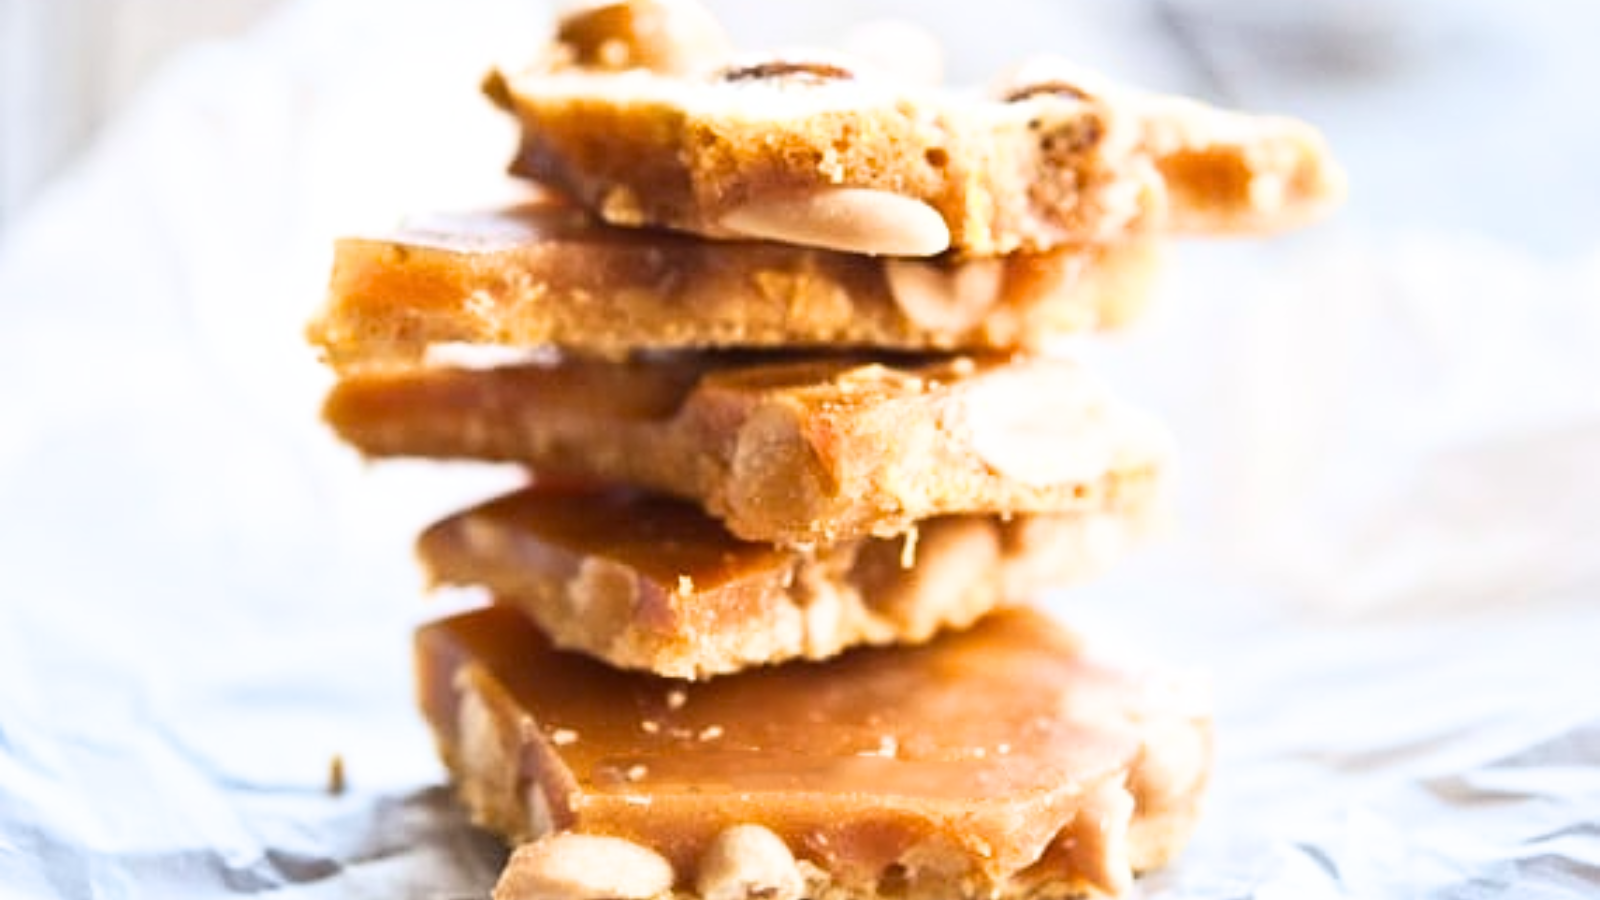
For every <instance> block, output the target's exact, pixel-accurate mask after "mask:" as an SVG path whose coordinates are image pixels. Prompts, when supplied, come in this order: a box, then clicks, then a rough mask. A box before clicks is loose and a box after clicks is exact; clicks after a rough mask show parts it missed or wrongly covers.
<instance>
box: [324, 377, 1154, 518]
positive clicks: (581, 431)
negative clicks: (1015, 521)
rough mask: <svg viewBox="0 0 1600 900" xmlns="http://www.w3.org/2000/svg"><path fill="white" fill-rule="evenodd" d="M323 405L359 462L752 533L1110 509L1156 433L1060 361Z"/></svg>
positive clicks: (485, 386) (1132, 495)
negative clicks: (557, 485)
mask: <svg viewBox="0 0 1600 900" xmlns="http://www.w3.org/2000/svg"><path fill="white" fill-rule="evenodd" d="M324 415H325V417H326V418H327V420H328V421H329V422H330V423H331V424H332V425H333V427H334V429H335V430H336V431H338V432H339V434H340V435H341V436H342V437H343V438H344V439H345V440H347V441H349V442H350V443H351V444H353V445H355V447H357V448H358V449H359V450H361V451H362V452H364V453H367V454H369V455H372V456H420V457H435V458H459V459H482V460H497V461H512V462H522V463H526V464H527V465H529V466H530V467H531V468H532V469H533V470H534V472H535V473H536V474H537V475H539V476H541V477H545V478H547V479H556V480H573V479H577V480H590V481H600V482H606V483H612V484H624V485H635V486H640V487H645V488H649V489H653V490H656V491H659V492H662V493H666V494H671V495H674V496H677V497H682V498H685V499H689V500H692V501H695V502H697V503H698V504H700V505H701V506H702V507H703V508H704V509H706V510H707V512H709V513H710V514H711V515H712V516H714V517H716V518H718V519H720V520H722V521H723V522H724V523H725V524H726V526H727V528H728V530H729V531H731V532H733V534H735V535H737V536H738V537H741V538H744V539H746V540H752V541H765V542H769V543H779V544H783V545H786V546H796V545H813V544H826V543H831V542H833V541H839V540H846V539H849V538H854V537H860V536H864V535H876V536H879V537H893V536H896V535H899V534H902V533H904V532H905V531H906V530H907V529H909V528H911V527H912V526H913V525H915V523H917V522H919V521H921V520H924V519H928V518H932V517H934V516H941V515H1012V514H1024V513H1060V512H1075V511H1099V510H1106V509H1114V508H1116V507H1117V506H1118V504H1120V503H1123V502H1138V501H1139V500H1140V499H1141V498H1144V497H1147V496H1149V495H1150V493H1151V492H1153V491H1155V490H1156V489H1157V488H1158V482H1159V477H1160V474H1161V471H1162V469H1163V466H1164V463H1165V458H1166V450H1167V441H1166V435H1165V432H1164V431H1163V430H1162V429H1161V427H1160V426H1159V425H1158V424H1157V423H1156V422H1154V421H1153V420H1152V419H1150V418H1148V417H1146V416H1144V415H1142V414H1140V413H1139V412H1137V411H1136V410H1132V409H1129V408H1127V407H1126V406H1123V405H1122V404H1120V403H1118V402H1116V401H1115V400H1114V399H1113V398H1112V397H1111V396H1110V395H1109V394H1108V393H1107V392H1106V391H1105V390H1104V389H1103V388H1102V387H1101V386H1100V385H1099V383H1098V382H1097V381H1096V380H1094V379H1093V378H1092V377H1090V376H1089V375H1088V373H1086V372H1085V371H1084V370H1083V369H1082V368H1081V367H1079V366H1077V365H1075V364H1073V363H1071V362H1068V361H1066V360H1062V359H1051V358H1043V357H1032V358H1029V357H1017V358H1010V359H1006V358H994V357H985V358H969V357H953V358H935V359H932V360H926V359H896V358H892V357H881V358H878V359H863V358H861V357H839V356H835V357H806V358H800V359H786V358H778V359H772V358H765V359H758V360H752V359H751V358H749V357H739V356H733V355H728V354H689V355H676V356H670V357H665V358H656V359H650V360H635V361H627V362H619V363H608V362H599V361H593V360H565V361H557V362H554V363H551V364H549V365H537V364H530V365H524V366H517V367H505V366H502V367H497V368H492V369H481V370H466V369H459V370H443V369H441V370H431V371H429V370H424V371H402V372H397V373H384V374H373V375H362V376H356V377H351V378H346V379H344V380H343V381H341V382H339V383H338V384H337V385H336V386H335V388H334V390H333V392H332V393H331V394H330V396H329V398H328V402H327V404H326V405H325V407H324Z"/></svg>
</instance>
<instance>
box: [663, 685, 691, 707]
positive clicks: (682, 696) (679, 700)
mask: <svg viewBox="0 0 1600 900" xmlns="http://www.w3.org/2000/svg"><path fill="white" fill-rule="evenodd" d="M688 702H689V694H688V692H687V691H685V690H684V689H683V688H673V689H672V690H670V691H667V709H683V705H684V704H685V703H688Z"/></svg>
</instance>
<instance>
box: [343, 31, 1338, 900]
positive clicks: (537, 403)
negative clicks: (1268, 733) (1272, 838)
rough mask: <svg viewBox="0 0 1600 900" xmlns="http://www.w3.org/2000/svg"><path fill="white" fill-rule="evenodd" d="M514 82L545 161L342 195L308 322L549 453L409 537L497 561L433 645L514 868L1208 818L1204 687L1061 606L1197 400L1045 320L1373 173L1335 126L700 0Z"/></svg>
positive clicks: (573, 881) (1061, 848)
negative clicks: (822, 49) (977, 65)
mask: <svg viewBox="0 0 1600 900" xmlns="http://www.w3.org/2000/svg"><path fill="white" fill-rule="evenodd" d="M876 56H890V57H892V54H876ZM486 88H487V91H488V93H489V95H490V97H491V98H492V99H493V100H494V102H495V103H497V104H499V105H500V106H502V107H503V108H504V109H505V110H506V111H507V112H508V113H510V114H512V115H514V116H515V117H516V119H517V121H518V122H519V123H520V127H521V135H522V141H521V147H520V149H519V151H518V152H517V155H516V157H515V161H514V163H513V171H514V172H516V173H518V174H520V175H523V176H526V177H527V178H529V179H531V180H533V181H535V182H537V183H538V184H539V185H540V186H541V193H539V194H538V195H536V196H535V199H532V200H530V201H529V202H527V203H526V204H525V205H522V206H518V207H515V208H509V209H504V210H500V211H495V212H490V213H486V214H477V215H461V216H453V217H435V218H432V219H429V220H426V221H418V222H415V223H413V224H411V225H409V226H407V227H406V228H405V229H404V230H402V231H400V232H399V233H397V234H394V235H391V236H388V237H385V238H381V239H348V240H344V241H342V242H340V244H339V247H338V253H337V262H336V266H335V271H334V275H333V284H332V289H331V291H330V296H329V299H328V302H327V304H326V306H325V308H324V309H323V311H322V312H321V314H320V315H319V317H318V319H317V320H316V321H315V322H314V323H313V324H312V326H311V337H312V339H313V341H314V342H315V343H316V344H317V345H318V346H319V347H320V348H321V350H322V351H323V353H324V355H325V358H326V359H327V361H328V362H329V364H330V365H332V366H333V367H334V368H335V370H336V371H337V373H338V375H339V381H338V382H337V384H336V386H335V387H334V389H333V391H332V393H331V395H330V396H329V398H328V400H327V404H326V407H325V410H324V413H325V416H326V418H327V420H328V421H329V422H330V423H331V424H332V426H333V427H334V429H335V430H336V431H337V432H338V433H339V435H340V436H341V437H342V438H344V439H345V440H346V441H348V442H349V443H351V444H352V445H354V446H355V447H356V448H358V449H359V450H360V451H361V452H362V453H364V454H367V455H369V456H373V457H396V456H415V457H429V458H436V459H460V460H494V461H510V462H516V463H520V464H523V465H524V466H526V468H527V470H528V471H529V472H530V479H529V483H528V486H526V487H524V488H522V489H521V490H518V491H516V492H514V493H512V494H509V495H507V496H503V497H500V498H497V499H494V500H491V501H489V502H486V503H484V504H482V505H480V506H477V507H474V508H471V509H467V510H465V511H462V512H459V513H457V514H455V515H453V516H451V517H449V518H447V519H445V520H444V521H441V522H438V523H437V524H435V525H433V526H432V527H430V528H428V529H427V530H426V532H425V533H424V534H423V535H422V537H421V539H420V542H419V553H420V557H421V560H422V563H423V565H424V566H425V568H426V570H427V572H428V574H429V577H430V578H431V579H432V580H433V581H434V582H435V583H439V584H451V585H463V586H475V587H479V588H482V589H483V591H484V593H485V595H486V596H489V597H492V598H493V602H492V603H490V604H486V605H485V607H484V608H481V609H478V610H474V611H471V612H468V613H465V614H461V615H457V616H454V617H451V618H447V619H444V620H442V621H438V622H434V623H432V624H429V625H426V626H424V627H423V628H422V629H421V630H420V631H419V633H418V635H417V643H416V653H417V666H418V687H419V698H420V701H421V704H422V707H423V711H424V713H425V715H426V716H427V719H428V721H429V723H430V724H431V725H432V727H433V729H434V732H435V734H436V736H437V739H438V745H439V748H440V751H441V754H442V756H443V758H444V761H445V763H446V765H447V766H448V768H449V770H450V773H451V775H452V776H453V778H454V781H455V783H456V786H457V789H458V792H459V795H460V798H461V800H462V802H463V803H464V804H465V805H466V806H467V808H468V809H469V810H470V812H471V814H472V816H473V818H474V820H475V821H477V822H479V823H480V824H482V825H483V826H485V827H487V828H489V829H492V830H493V831H495V832H497V833H498V834H500V835H502V836H503V837H505V838H506V839H507V840H508V841H509V842H511V843H513V844H515V845H516V846H517V849H516V851H515V852H514V853H513V854H512V856H511V859H510V862H509V863H508V865H507V868H506V871H505V873H504V874H503V876H502V878H501V881H500V885H499V886H498V888H497V889H496V897H497V898H501V900H511V898H569V900H606V898H612V900H647V898H657V897H661V898H665V897H669V896H671V897H678V898H691V897H696V898H704V900H733V898H758V897H759V898H767V900H799V898H803V897H806V898H817V900H834V898H849V900H867V898H880V897H897V898H898V897H1006V898H1010V897H1056V896H1066V895H1076V894H1082V893H1085V892H1100V893H1107V894H1115V893H1119V892H1121V891H1123V890H1125V889H1126V888H1128V886H1129V885H1130V883H1131V879H1132V878H1133V876H1134V875H1135V874H1136V873H1138V872H1141V871H1144V870H1147V869H1149V868H1152V867H1155V866H1158V865H1160V864H1162V863H1163V862H1164V861H1166V860H1168V859H1169V858H1171V857H1172V856H1173V855H1174V854H1175V853H1176V852H1177V851H1178V850H1179V849H1180V848H1181V846H1182V845H1183V843H1184V841H1185V840H1186V838H1187V835H1188V833H1189V830H1190V828H1191V826H1192V824H1193V822H1194V820H1195V817H1196V814H1197V809H1198V804H1199V799H1200V794H1201V792H1202V788H1203V785H1204V783H1205V781H1206V779H1207V775H1208V770H1209V761H1210V722H1209V713H1208V708H1207V704H1206V700H1205V691H1204V689H1203V687H1201V686H1199V685H1196V684H1195V683H1194V682H1193V680H1192V679H1191V678H1189V677H1184V676H1178V675H1176V674H1172V673H1164V672H1161V671H1153V670H1151V669H1149V668H1147V667H1142V666H1136V665H1133V664H1131V663H1128V662H1121V663H1119V662H1117V661H1114V660H1108V659H1105V658H1102V657H1098V656H1096V654H1095V653H1093V652H1091V650H1089V649H1088V648H1086V647H1085V646H1084V645H1083V644H1082V643H1081V642H1080V640H1079V639H1078V638H1077V637H1075V636H1074V635H1073V634H1072V633H1070V632H1069V631H1067V630H1065V629H1063V628H1062V627H1060V626H1058V625H1056V624H1054V623H1053V622H1052V621H1051V620H1050V619H1049V618H1047V617H1046V616H1045V615H1044V614H1043V613H1041V612H1039V611H1037V610H1035V609H1032V608H1030V607H1028V606H1027V605H1026V603H1027V601H1028V600H1030V599H1031V598H1034V597H1036V596H1038V595H1039V593H1040V592H1042V591H1044V590H1046V589H1049V588H1053V587H1056V586H1060V585H1065V584H1069V583H1072V582H1074V581H1078V580H1080V579H1083V578H1085V577H1087V576H1089V575H1092V574H1094V573H1095V572H1097V571H1099V570H1101V569H1102V568H1103V567H1105V566H1106V565H1108V564H1109V563H1111V562H1113V561H1115V560H1116V559H1117V558H1118V557H1119V556H1120V555H1121V553H1122V552H1123V551H1124V549H1125V548H1127V547H1129V546H1130V545H1132V544H1134V543H1135V542H1136V541H1137V540H1138V539H1139V538H1140V537H1141V536H1142V535H1144V534H1145V533H1146V532H1147V531H1148V530H1149V529H1150V527H1151V525H1152V523H1155V522H1158V521H1159V520H1160V519H1161V512H1162V503H1161V496H1162V486H1163V482H1164V480H1165V478H1166V470H1167V466H1168V462H1167V442H1166V439H1165V437H1164V435H1163V432H1162V430H1161V428H1160V426H1159V425H1158V424H1157V423H1155V422H1154V421H1152V420H1151V419H1150V418H1148V417H1146V416H1145V415H1142V414H1141V413H1139V412H1138V411H1136V410H1133V409H1130V408H1128V407H1126V406H1124V405H1122V404H1121V403H1119V402H1118V401H1117V400H1116V398H1115V397H1113V396H1112V395H1111V394H1110V393H1108V392H1107V391H1106V389H1105V388H1104V387H1103V386H1102V385H1101V384H1100V383H1098V382H1097V381H1096V380H1095V379H1094V377H1093V376H1092V375H1091V374H1090V373H1089V372H1087V371H1085V370H1084V368H1083V367H1082V366H1081V365H1079V364H1077V363H1075V362H1073V361H1072V360H1071V359H1070V358H1067V357H1065V356H1062V355H1060V354H1059V353H1055V354H1053V353H1052V352H1050V349H1049V348H1050V347H1051V345H1052V344H1056V345H1059V343H1060V341H1059V338H1061V337H1062V336H1064V335H1071V334H1079V333H1089V332H1093V331H1095V330H1097V329H1100V328H1105V327H1108V326H1112V325H1117V324H1119V323H1121V322H1123V321H1126V320H1128V319H1130V318H1132V317H1134V316H1136V315H1137V314H1138V312H1139V311H1140V310H1141V308H1142V307H1143V306H1144V304H1145V299H1146V297H1147V295H1148V294H1149V293H1150V290H1151V284H1152V280H1151V276H1152V272H1153V271H1154V269H1155V267H1156V265H1157V262H1158V255H1159V249H1160V246H1159V245H1160V244H1161V242H1162V241H1164V240H1165V239H1167V238H1169V237H1170V236H1172V235H1178V234H1234V233H1237V234H1251V233H1262V232H1267V231H1272V230H1277V229H1282V228H1287V227H1292V226H1296V225H1299V224H1302V223H1305V222H1308V221H1310V220H1312V219H1314V218H1315V217H1317V216H1318V215H1319V214H1321V213H1322V212H1324V211H1325V210H1327V209H1328V208H1330V207H1331V206H1333V205H1334V204H1336V203H1337V202H1338V199H1339V195H1340V192H1341V178H1340V175H1339V172H1338V170H1337V169H1336V167H1335V166H1334V164H1333V163H1332V162H1331V161H1330V160H1329V158H1328V156H1327V154H1326V152H1325V150H1324V148H1323V145H1322V143H1321V140H1320V138H1319V137H1318V135H1317V134H1316V133H1315V132H1314V131H1313V130H1311V129H1310V128H1308V127H1307V126H1305V125H1303V124H1300V123H1298V122H1294V121H1290V120H1284V119H1273V118H1265V117H1250V116H1245V115H1241V114H1237V113H1229V112H1223V111H1220V110H1217V109H1212V108H1209V107H1206V106H1203V105H1200V104H1198V103H1195V102H1192V101H1187V100H1182V99H1177V98H1172V97H1164V96H1153V95H1149V94H1143V93H1139V92H1136V91H1133V90H1131V89H1128V88H1126V87H1122V86H1119V85H1116V84H1113V83H1108V82H1105V81H1103V80H1101V79H1099V78H1097V77H1095V76H1093V75H1092V74H1089V73H1084V72H1080V71H1075V70H1073V69H1072V68H1071V67H1069V66H1068V65H1066V64H1065V63H1062V62H1060V61H1056V60H1044V61H1036V62H1033V63H1030V64H1027V65H1024V66H1020V67H1019V68H1018V69H1017V70H1016V71H1014V72H1012V73H1011V74H1009V75H1007V76H1006V77H1004V78H1003V79H1001V80H1000V81H999V83H998V84H997V85H996V86H995V87H994V88H992V89H991V90H988V91H985V92H971V93H964V92H959V91H954V90H950V89H945V88H941V87H939V86H936V85H928V84H925V83H918V82H915V81H913V80H911V79H910V78H908V77H907V76H905V75H903V74H901V73H897V72H895V71H893V70H892V67H886V66H885V64H884V63H883V62H882V60H881V59H880V60H879V61H877V62H875V63H872V64H870V65H869V64H867V63H865V62H853V61H851V60H849V59H846V58H843V57H838V56H835V55H832V54H822V53H815V54H800V55H797V54H793V53H791V54H778V55H773V54H767V55H746V54H736V53H734V52H733V51H731V50H730V49H729V47H728V45H727V43H726V40H725V38H724V37H723V35H722V33H721V31H720V30H719V28H718V26H717V24H716V22H715V21H713V20H712V19H711V18H710V16H709V15H708V14H707V13H706V12H705V11H704V10H702V9H700V8H698V7H695V6H692V5H689V4H685V3H679V2H664V0H633V2H626V0H624V2H614V3H603V4H600V5H590V6H587V7H583V8H580V9H577V10H575V11H573V12H571V13H569V14H568V15H567V16H566V17H565V18H564V19H563V20H562V21H560V22H559V23H558V26H557V30H556V33H555V36H554V38H553V40H552V41H551V43H550V45H549V47H548V48H547V49H546V50H545V51H544V52H543V53H542V54H540V55H539V57H538V58H537V59H536V60H535V61H534V62H533V63H532V64H531V65H529V66H528V67H527V68H525V69H522V70H520V71H504V72H495V73H492V74H491V76H490V78H489V79H488V81H487V83H486ZM463 348H466V349H469V350H470V349H473V348H478V349H483V350H490V351H492V353H489V354H486V355H480V356H478V357H476V359H478V360H479V362H477V363H475V364H471V365H467V364H462V363H460V362H459V361H460V360H465V359H468V358H469V357H471V354H467V353H463V352H462V350H463ZM452 359H454V360H457V361H458V362H457V363H456V364H454V365H452V364H451V362H450V360H452ZM482 359H492V360H493V362H492V364H484V363H482V362H481V360H482Z"/></svg>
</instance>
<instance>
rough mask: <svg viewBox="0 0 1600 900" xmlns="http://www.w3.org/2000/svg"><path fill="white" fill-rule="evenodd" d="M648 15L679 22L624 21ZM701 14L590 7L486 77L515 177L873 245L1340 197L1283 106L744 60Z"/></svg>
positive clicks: (659, 221) (1258, 210) (766, 230)
mask: <svg viewBox="0 0 1600 900" xmlns="http://www.w3.org/2000/svg"><path fill="white" fill-rule="evenodd" d="M652 16H653V17H654V18H655V20H656V21H658V22H663V23H665V22H674V21H676V22H678V23H679V25H678V26H676V27H665V26H662V27H655V28H650V29H644V30H640V29H636V28H632V27H624V22H625V21H626V22H628V23H632V22H633V21H637V20H639V19H641V18H647V17H652ZM707 18H708V17H707V16H706V15H705V13H704V11H703V10H699V9H697V8H694V7H693V6H692V5H690V4H684V3H661V2H649V0H634V2H619V3H606V4H600V5H598V6H589V7H586V8H583V9H580V10H577V11H575V12H573V13H572V14H571V15H570V17H569V18H568V19H567V21H566V22H565V23H564V24H563V26H562V28H561V30H560V31H559V32H558V34H557V36H556V39H555V41H554V43H553V45H552V46H551V47H550V48H549V49H548V50H547V51H546V52H545V53H544V54H543V55H542V56H541V57H540V58H539V59H538V60H537V61H536V62H534V63H533V64H532V65H530V66H528V67H527V68H525V69H523V70H520V71H496V72H494V73H491V75H490V77H489V79H488V80H487V82H486V90H487V91H488V93H489V95H490V96H491V98H493V99H494V100H495V101H496V102H498V103H499V104H500V105H502V106H503V107H504V108H506V109H507V110H508V111H510V112H512V113H513V114H514V115H515V116H516V117H517V119H518V121H519V122H520V124H521V128H522V145H521V149H520V151H519V152H518V155H517V157H516V159H515V162H514V164H513V167H512V168H513V171H515V172H517V173H519V174H522V175H526V176H528V177H530V178H533V179H536V180H538V181H540V182H543V183H547V184H550V185H553V186H555V187H557V188H559V189H560V190H562V191H564V192H566V193H568V194H570V195H571V196H573V197H575V198H577V199H578V200H579V201H580V202H582V203H583V204H585V205H586V206H588V207H590V208H591V209H593V210H595V211H596V212H597V213H598V214H599V215H601V216H602V217H604V218H605V219H606V220H607V221H610V222H613V223H616V224H620V225H659V226H666V227H670V228H675V229H681V230H685V231H690V232H694V233H696V234H700V235H703V236H707V237H712V238H750V237H759V238H766V239H770V240H776V241H781V242H785V243H794V244H804V245H813V246H824V247H832V248H835V249H839V250H846V251H851V252H856V253H867V254H882V255H890V256H929V255H934V254H938V253H942V252H945V251H947V250H949V251H954V252H955V253H957V254H960V255H965V256H994V255H1000V254H1006V253H1012V252H1017V251H1039V250H1044V249H1048V248H1052V247H1056V246H1059V245H1061V244H1073V243H1086V242H1105V241H1113V240H1117V239H1120V238H1122V237H1124V236H1126V235H1128V234H1130V233H1137V232H1164V233H1187V234H1239V233H1261V232H1271V231H1278V230H1282V229H1286V228H1292V227H1296V226H1299V225H1302V224H1305V223H1306V222H1309V221H1311V220H1314V219H1316V218H1317V217H1319V216H1320V215H1322V214H1323V213H1324V212H1326V211H1327V210H1329V209H1330V208H1332V207H1333V206H1335V205H1337V204H1338V203H1339V202H1340V200H1341V199H1342V197H1343V193H1344V177H1343V175H1342V173H1341V172H1340V170H1339V168H1338V166H1337V165H1336V164H1335V163H1334V161H1333V160H1332V158H1331V157H1330V156H1329V153H1328V151H1327V149H1326V147H1325V145H1324V142H1323V140H1322V138H1321V136H1320V135H1319V134H1318V133H1317V131H1316V130H1315V129H1313V128H1311V127H1310V126H1308V125H1306V124H1304V123H1301V122H1298V121H1295V120H1292V119H1287V118H1282V117H1273V116H1257V115H1247V114H1244V113H1237V112H1230V111H1224V110H1221V109H1217V108H1214V107H1210V106H1207V105H1204V104H1202V103H1199V102H1196V101H1192V100H1187V99H1183V98H1178V97H1171V96H1163V95H1154V94H1148V93H1144V92H1140V91H1136V90H1133V89H1130V88H1127V87H1125V86H1122V85H1119V84H1117V83H1115V82H1112V81H1110V80H1107V79H1105V78H1103V77H1100V76H1098V75H1095V74H1093V73H1088V72H1084V71H1082V70H1079V69H1077V68H1076V67H1074V66H1071V65H1070V64H1068V63H1066V62H1064V61H1061V60H1054V59H1043V60H1036V61H1033V62H1031V63H1029V64H1027V65H1024V66H1021V67H1018V68H1017V69H1016V70H1015V71H1013V72H1010V73H1007V74H1006V75H1005V76H1003V77H1001V78H1000V79H998V81H997V83H996V84H995V85H994V86H993V87H992V89H991V90H989V91H987V92H985V93H962V92H956V91H950V90H942V89H939V88H934V87H927V86H922V85H915V84H909V83H906V82H905V81H902V80H898V79H895V78H892V77H888V76H886V75H884V74H883V73H882V72H881V71H878V70H874V69H869V68H858V67H855V66H853V65H852V64H851V63H850V62H848V61H841V60H838V59H827V58H823V57H822V56H821V55H817V56H814V57H813V56H801V57H796V56H794V55H792V54H791V55H787V56H786V55H776V56H772V55H768V56H756V57H743V56H739V55H736V54H733V53H732V52H731V51H728V50H727V48H726V43H725V41H723V40H722V39H721V38H720V36H719V35H716V34H715V32H714V23H709V22H708V21H707ZM674 41H684V42H687V43H689V44H692V45H693V46H694V47H695V50H694V52H692V53H691V52H671V51H670V48H671V46H672V43H673V42H674ZM663 59H670V62H668V63H664V62H663V61H662V60H663Z"/></svg>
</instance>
